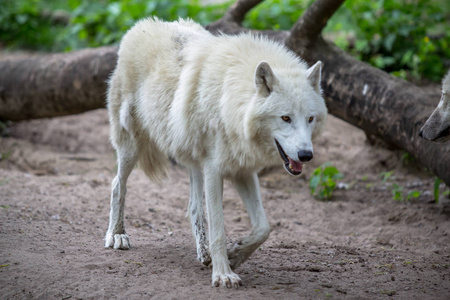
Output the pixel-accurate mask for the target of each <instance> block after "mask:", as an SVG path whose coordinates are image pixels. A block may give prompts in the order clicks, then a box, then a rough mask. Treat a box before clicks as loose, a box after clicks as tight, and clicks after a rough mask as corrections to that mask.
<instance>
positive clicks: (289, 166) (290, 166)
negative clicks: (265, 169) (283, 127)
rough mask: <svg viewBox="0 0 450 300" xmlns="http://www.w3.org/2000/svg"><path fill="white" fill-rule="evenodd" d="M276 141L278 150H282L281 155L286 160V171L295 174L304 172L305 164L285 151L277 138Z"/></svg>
mask: <svg viewBox="0 0 450 300" xmlns="http://www.w3.org/2000/svg"><path fill="white" fill-rule="evenodd" d="M275 143H276V144H277V148H278V152H280V156H281V158H282V159H283V161H284V168H285V169H286V171H288V173H289V174H291V175H294V176H297V175H300V174H301V173H302V169H303V164H302V163H301V162H298V161H295V160H293V159H292V158H290V157H289V156H288V155H287V154H286V153H285V152H284V150H283V148H282V147H281V146H280V143H278V141H277V140H275Z"/></svg>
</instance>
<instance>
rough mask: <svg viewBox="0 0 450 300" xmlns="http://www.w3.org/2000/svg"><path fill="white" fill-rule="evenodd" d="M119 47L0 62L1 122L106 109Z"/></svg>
mask: <svg viewBox="0 0 450 300" xmlns="http://www.w3.org/2000/svg"><path fill="white" fill-rule="evenodd" d="M116 60H117V47H102V48H97V49H85V50H81V51H75V52H71V53H63V54H53V55H42V56H35V57H30V58H22V59H7V60H4V61H0V119H2V120H11V121H19V120H27V119H35V118H46V117H57V116H62V115H68V114H76V113H81V112H84V111H88V110H91V109H96V108H100V107H105V91H106V80H107V79H108V77H109V74H110V73H111V72H112V70H113V69H114V67H115V65H116Z"/></svg>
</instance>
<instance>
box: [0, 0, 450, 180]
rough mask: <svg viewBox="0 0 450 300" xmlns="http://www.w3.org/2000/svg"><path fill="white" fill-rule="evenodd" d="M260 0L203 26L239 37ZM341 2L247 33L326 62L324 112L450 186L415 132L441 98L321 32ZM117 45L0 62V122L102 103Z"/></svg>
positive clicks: (445, 160)
mask: <svg viewBox="0 0 450 300" xmlns="http://www.w3.org/2000/svg"><path fill="white" fill-rule="evenodd" d="M260 2H261V1H259V0H238V1H237V2H236V3H235V4H234V5H233V6H232V7H231V8H230V10H229V11H228V12H227V13H226V14H225V15H224V17H223V18H222V19H220V20H219V21H217V22H214V23H212V24H210V25H208V26H207V29H208V30H209V31H211V32H213V33H217V32H218V31H221V32H224V33H228V34H237V33H240V32H246V31H250V30H249V29H246V28H243V27H242V26H241V22H242V20H243V16H244V15H245V13H247V12H248V11H249V10H250V9H251V8H252V7H254V6H255V5H257V4H258V3H260ZM342 2H343V0H338V1H335V0H317V1H315V2H314V3H313V5H311V7H310V8H309V9H308V10H307V11H306V12H305V14H304V15H303V16H302V17H301V18H300V19H299V21H298V22H297V23H296V24H295V25H294V26H293V28H292V29H291V31H290V32H282V31H253V30H252V32H254V33H257V34H263V35H267V36H268V37H269V38H271V39H274V40H277V41H279V42H282V43H285V44H286V45H287V46H288V47H289V48H291V49H292V50H293V51H294V52H296V53H297V54H298V55H299V56H301V57H303V58H304V59H305V60H306V61H308V62H309V63H313V62H315V61H317V60H321V61H322V62H323V63H324V68H323V80H322V88H323V91H324V96H325V99H326V101H327V106H328V109H329V112H330V113H331V114H333V115H335V116H337V117H339V118H341V119H343V120H345V121H347V122H349V123H351V124H353V125H355V126H357V127H359V128H361V129H363V130H364V131H365V132H366V133H367V134H369V135H375V136H377V137H380V138H381V139H383V140H384V141H385V142H387V143H389V144H390V145H392V146H394V147H396V148H399V149H403V150H405V151H407V152H409V153H411V154H412V155H414V157H416V158H417V159H418V160H419V161H420V162H421V163H422V164H423V165H425V166H427V167H428V168H430V169H431V170H432V171H433V172H435V174H436V175H437V176H438V177H440V178H441V179H442V180H443V181H444V182H445V183H446V184H447V185H450V143H448V144H435V143H430V142H426V141H424V140H422V139H420V138H419V136H418V132H419V130H420V128H421V126H422V125H423V124H424V122H425V120H426V118H427V117H428V116H429V114H430V113H431V112H432V111H433V109H434V108H435V106H436V104H437V102H438V100H439V99H428V94H427V93H425V92H424V91H422V90H421V89H420V88H418V87H417V86H415V85H413V84H411V83H408V82H406V81H403V80H401V79H398V78H394V77H392V76H390V75H389V74H387V73H385V72H383V71H381V70H379V69H376V68H374V67H372V66H370V65H368V64H366V63H363V62H360V61H358V60H356V59H354V58H352V57H351V56H349V55H348V54H346V53H345V52H344V51H342V50H340V49H338V48H337V47H336V46H335V45H333V44H331V43H329V42H326V41H325V40H324V39H323V38H322V36H321V32H322V29H323V27H325V25H326V23H327V21H328V19H329V18H330V17H331V16H332V15H333V13H334V12H335V11H336V10H337V8H338V7H339V6H340V5H341V4H342ZM116 51H117V48H115V47H103V48H98V49H90V50H82V51H77V52H72V53H66V54H55V55H50V56H43V57H39V58H37V59H36V58H30V59H24V60H18V61H8V60H6V61H0V74H2V75H0V119H8V120H24V119H31V118H41V117H54V116H59V115H64V114H73V113H79V112H83V111H87V110H89V109H94V108H99V107H104V104H105V102H104V101H105V100H104V99H105V96H104V95H105V90H106V84H105V81H106V80H107V78H108V75H109V73H110V72H111V71H112V70H113V68H114V66H115V63H116V59H117V56H116Z"/></svg>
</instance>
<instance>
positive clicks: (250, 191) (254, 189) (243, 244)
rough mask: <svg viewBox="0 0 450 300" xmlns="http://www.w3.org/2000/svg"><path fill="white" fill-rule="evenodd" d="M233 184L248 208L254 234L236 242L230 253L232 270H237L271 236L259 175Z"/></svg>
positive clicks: (254, 174) (238, 179)
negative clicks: (262, 199) (263, 204)
mask: <svg viewBox="0 0 450 300" xmlns="http://www.w3.org/2000/svg"><path fill="white" fill-rule="evenodd" d="M233 184H234V186H235V188H236V190H237V191H238V193H239V195H240V196H241V198H242V201H243V202H244V204H245V207H246V208H247V212H248V215H249V217H250V222H251V224H252V233H251V234H250V235H249V236H247V237H245V238H244V239H242V240H240V241H238V242H236V243H235V244H234V246H233V248H232V249H230V250H229V251H228V258H229V260H230V264H231V268H232V269H235V268H237V267H238V266H239V265H240V264H242V263H243V262H244V261H245V260H246V259H247V258H249V257H250V255H251V254H252V253H253V252H254V251H255V250H256V249H257V248H258V247H259V246H260V245H261V244H262V243H263V242H264V241H265V240H267V238H268V237H269V234H270V225H269V223H268V222H267V218H266V214H265V212H264V208H263V206H262V201H261V193H260V190H259V181H258V175H257V174H256V173H253V174H249V175H248V176H245V175H244V176H240V177H238V178H235V179H234V180H233Z"/></svg>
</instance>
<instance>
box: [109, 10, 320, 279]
mask: <svg viewBox="0 0 450 300" xmlns="http://www.w3.org/2000/svg"><path fill="white" fill-rule="evenodd" d="M320 72H321V63H320V62H318V63H317V64H316V65H315V66H313V67H311V68H310V69H308V68H307V65H306V63H304V62H303V61H302V60H300V59H299V58H298V57H296V56H295V55H294V54H293V53H292V52H290V51H289V50H287V49H286V48H285V47H283V46H281V45H279V44H277V43H275V42H272V41H269V40H267V39H266V38H261V37H255V36H252V35H248V34H245V35H239V36H213V35H211V34H210V33H208V32H207V31H206V30H204V29H203V28H202V27H201V26H200V25H198V24H195V23H194V22H192V21H184V20H179V21H178V22H173V23H167V22H162V21H159V20H157V19H145V20H142V21H140V22H138V23H137V24H136V25H135V26H134V27H133V28H132V29H131V30H130V31H129V32H128V33H127V34H126V35H125V36H124V37H123V39H122V42H121V45H120V49H119V59H118V63H117V67H116V69H115V71H114V73H113V74H112V76H111V80H110V83H109V90H108V109H109V115H110V122H111V141H112V144H113V146H114V147H115V149H116V151H117V156H118V165H119V167H118V174H117V177H116V178H115V179H114V180H113V184H112V195H111V213H110V223H109V227H108V232H107V234H106V238H105V241H106V243H105V246H106V247H114V248H115V249H128V248H129V247H130V243H129V239H128V236H127V235H126V233H125V228H124V225H123V210H124V201H125V191H126V187H125V185H126V181H127V178H128V175H129V174H130V172H131V170H132V168H133V166H134V165H135V163H136V162H139V164H140V166H141V168H142V169H143V170H144V171H145V173H146V174H147V175H148V176H149V177H150V178H151V179H160V178H162V177H163V176H164V175H165V174H166V162H167V157H168V156H170V157H171V158H173V159H175V160H176V161H177V162H178V163H180V164H183V165H185V166H186V167H187V168H188V169H189V176H190V180H191V186H190V188H191V192H190V200H189V212H188V214H189V215H190V218H191V224H192V230H193V234H194V236H195V238H196V243H197V255H198V259H199V260H200V261H201V262H203V263H204V264H210V263H211V262H212V266H213V273H212V284H213V285H215V286H218V285H223V286H227V287H231V286H234V287H237V286H238V285H239V284H241V279H240V278H239V277H238V275H236V274H235V273H234V272H233V271H232V270H231V267H233V268H234V267H237V266H239V265H240V264H241V263H242V262H243V261H245V260H246V259H247V258H248V257H249V256H250V255H251V253H252V252H253V251H254V250H255V249H257V248H258V247H259V245H261V244H262V243H263V242H264V241H265V240H266V239H267V238H268V236H269V233H270V226H269V223H268V222H267V218H266V215H265V213H264V209H263V207H262V202H261V196H260V192H259V183H258V177H257V172H258V171H259V170H261V169H262V168H263V167H265V166H267V165H273V164H274V163H279V164H283V161H282V160H281V158H280V154H279V153H278V150H277V147H276V144H275V139H276V140H277V141H278V142H279V144H280V145H281V146H282V148H283V149H284V151H285V153H286V154H287V155H288V156H289V157H291V158H292V159H295V160H297V161H298V152H299V151H300V150H305V149H306V150H310V151H311V152H312V143H311V139H312V138H313V137H315V136H317V135H318V134H319V133H320V131H321V129H322V127H323V125H324V122H325V118H326V113H327V111H326V107H325V103H324V100H323V99H322V96H321V90H320ZM282 116H289V117H290V118H291V122H290V123H287V122H285V121H283V120H282V118H281V117H282ZM310 117H314V118H313V121H311V122H310ZM224 179H230V180H231V181H232V182H233V184H234V186H235V187H236V189H237V191H238V193H239V195H240V197H241V198H242V200H243V202H244V204H245V206H246V208H247V211H248V213H249V216H250V220H251V224H252V232H251V234H250V235H249V236H248V237H245V238H244V239H242V240H241V241H239V242H237V243H236V244H235V245H234V247H233V248H232V249H231V250H229V251H228V253H227V249H226V236H225V228H224V222H223V210H222V189H223V180H224ZM203 193H204V195H205V203H206V212H207V213H206V217H207V218H206V221H207V224H208V228H209V231H208V235H206V234H205V225H206V224H205V219H204V213H203ZM230 264H231V267H230Z"/></svg>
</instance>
